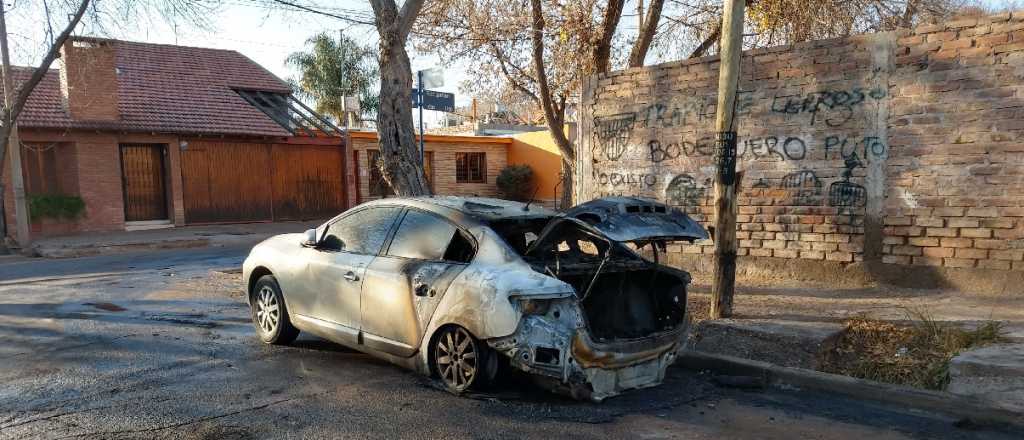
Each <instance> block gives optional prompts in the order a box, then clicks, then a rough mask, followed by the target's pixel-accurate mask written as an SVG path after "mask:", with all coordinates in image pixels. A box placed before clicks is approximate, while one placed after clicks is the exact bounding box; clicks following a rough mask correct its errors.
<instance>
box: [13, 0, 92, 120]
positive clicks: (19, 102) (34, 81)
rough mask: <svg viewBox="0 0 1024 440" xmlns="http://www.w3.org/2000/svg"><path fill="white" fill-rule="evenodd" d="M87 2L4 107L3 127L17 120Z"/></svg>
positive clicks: (83, 13)
mask: <svg viewBox="0 0 1024 440" xmlns="http://www.w3.org/2000/svg"><path fill="white" fill-rule="evenodd" d="M89 3H90V0H82V4H80V5H78V10H77V11H75V15H74V16H72V17H71V21H70V22H68V25H67V27H65V28H64V31H63V32H61V33H60V35H58V36H57V39H56V40H54V42H53V44H52V45H51V46H50V50H49V51H47V52H46V56H45V57H43V61H42V62H41V63H39V67H37V68H36V70H35V71H34V72H32V76H30V77H29V78H28V81H25V83H23V84H22V85H21V89H20V90H18V96H17V97H16V98H15V100H14V103H13V104H12V106H11V107H10V108H7V109H5V111H4V113H5V114H4V121H7V122H9V123H7V124H4V126H5V127H7V126H9V125H10V124H12V123H14V122H15V121H17V120H18V116H19V115H20V114H21V110H22V109H24V108H25V102H26V101H28V97H29V95H31V94H32V91H33V90H35V88H36V86H37V85H39V82H40V81H42V80H43V77H44V76H46V73H47V72H49V70H50V65H51V64H53V61H54V60H55V59H57V57H58V56H59V55H60V49H61V47H63V46H64V42H65V41H67V40H68V38H69V37H70V36H71V32H73V31H74V30H75V27H77V26H78V23H79V22H80V21H82V16H84V15H85V11H86V9H88V8H89ZM8 74H10V72H8ZM12 92H13V91H12ZM5 131H6V132H8V133H9V132H10V129H5Z"/></svg>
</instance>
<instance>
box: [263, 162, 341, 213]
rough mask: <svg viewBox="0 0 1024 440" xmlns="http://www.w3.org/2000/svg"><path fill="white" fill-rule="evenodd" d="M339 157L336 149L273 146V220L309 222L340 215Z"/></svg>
mask: <svg viewBox="0 0 1024 440" xmlns="http://www.w3.org/2000/svg"><path fill="white" fill-rule="evenodd" d="M343 156H344V152H343V151H342V149H341V148H338V147H336V146H319V145H292V144H276V145H274V149H273V162H274V164H275V167H274V218H275V219H276V220H311V219H321V218H328V217H333V216H335V215H338V214H340V213H341V212H342V211H344V210H345V192H344V191H343V189H342V185H343V183H344V181H345V180H344V179H345V178H344V175H343V173H342V160H343Z"/></svg>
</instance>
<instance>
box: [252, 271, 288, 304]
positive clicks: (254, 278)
mask: <svg viewBox="0 0 1024 440" xmlns="http://www.w3.org/2000/svg"><path fill="white" fill-rule="evenodd" d="M266 275H271V276H273V275H274V273H273V272H271V271H270V269H268V268H267V267H266V266H256V267H255V268H254V269H253V270H252V273H250V274H249V279H248V280H246V287H245V292H246V298H248V299H249V300H250V302H251V301H252V295H253V293H254V292H253V289H254V288H256V282H257V281H259V280H260V278H263V277H264V276H266ZM280 284H281V283H280V282H278V286H280ZM281 296H284V292H283V291H282V292H281Z"/></svg>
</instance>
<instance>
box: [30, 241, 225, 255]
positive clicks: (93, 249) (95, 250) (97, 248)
mask: <svg viewBox="0 0 1024 440" xmlns="http://www.w3.org/2000/svg"><path fill="white" fill-rule="evenodd" d="M210 245H211V243H210V240H209V239H206V238H198V239H185V240H168V241H157V242H130V243H116V244H113V243H108V244H94V245H83V246H64V247H50V246H37V247H33V248H32V252H33V253H34V254H35V255H38V256H40V257H44V258H78V257H91V256H95V255H110V254H119V253H123V252H135V251H146V250H157V249H184V248H199V247H207V246H210Z"/></svg>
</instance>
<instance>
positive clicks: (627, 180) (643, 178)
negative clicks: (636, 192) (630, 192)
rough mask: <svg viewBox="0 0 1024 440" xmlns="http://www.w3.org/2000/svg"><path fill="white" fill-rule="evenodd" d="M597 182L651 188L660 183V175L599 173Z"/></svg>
mask: <svg viewBox="0 0 1024 440" xmlns="http://www.w3.org/2000/svg"><path fill="white" fill-rule="evenodd" d="M597 183H598V184H600V185H605V186H612V187H623V186H632V187H639V188H650V187H653V186H654V185H655V184H657V183H658V176H657V175H654V174H630V173H600V174H598V175H597Z"/></svg>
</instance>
